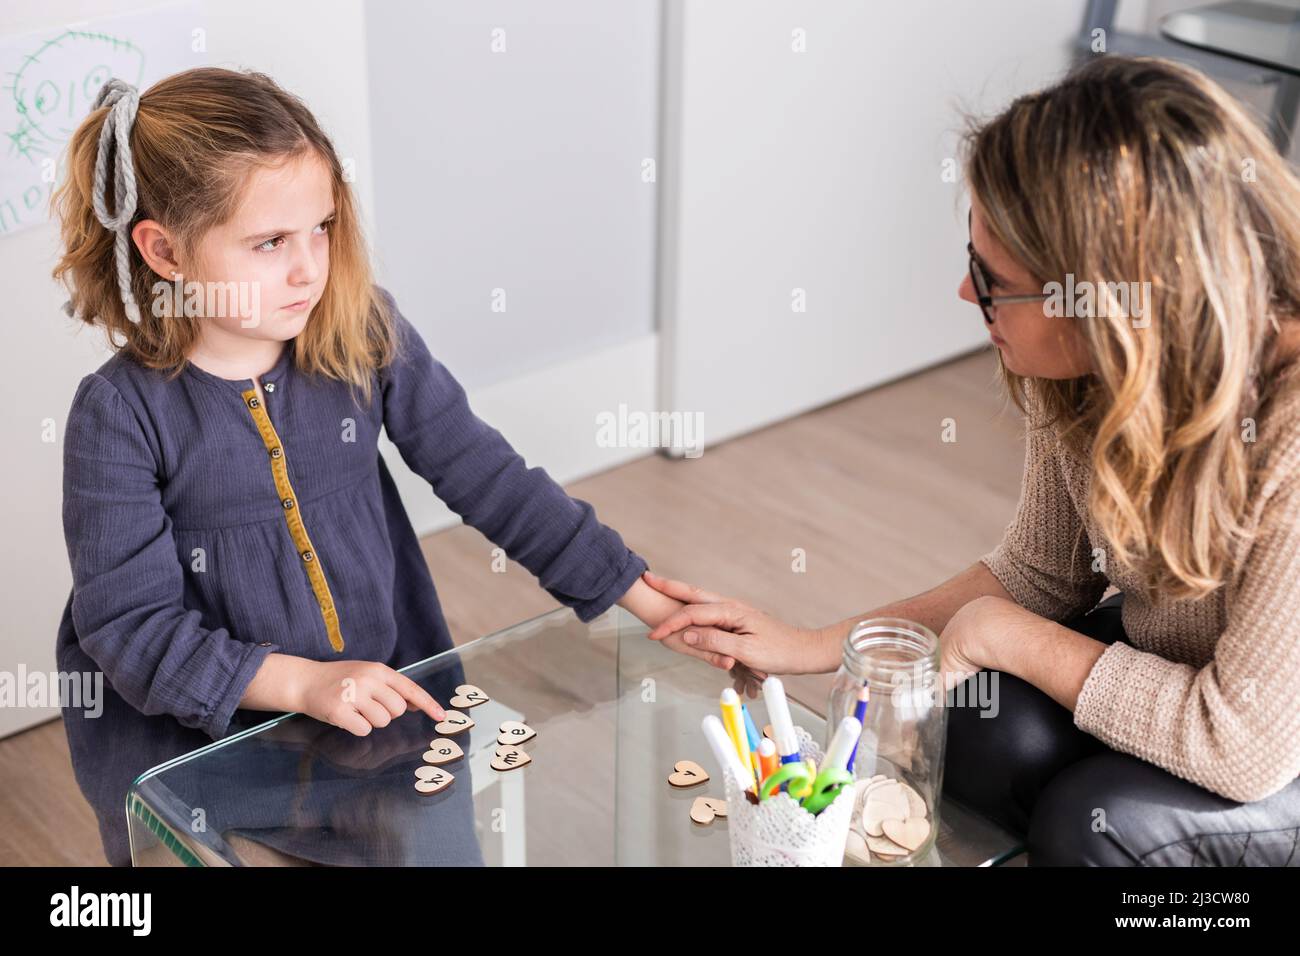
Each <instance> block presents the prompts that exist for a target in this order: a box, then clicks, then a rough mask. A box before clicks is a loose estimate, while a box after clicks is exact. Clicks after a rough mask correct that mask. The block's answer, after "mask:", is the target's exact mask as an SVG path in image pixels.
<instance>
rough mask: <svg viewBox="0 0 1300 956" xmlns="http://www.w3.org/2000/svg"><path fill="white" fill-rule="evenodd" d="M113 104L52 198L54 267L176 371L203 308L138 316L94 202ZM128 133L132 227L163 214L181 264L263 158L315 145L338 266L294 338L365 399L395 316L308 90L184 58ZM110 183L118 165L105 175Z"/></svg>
mask: <svg viewBox="0 0 1300 956" xmlns="http://www.w3.org/2000/svg"><path fill="white" fill-rule="evenodd" d="M109 115H110V107H109V106H100V107H99V108H97V109H95V110H93V111H92V112H91V113H90V114H89V115H88V116H87V117H86V118H85V120H83V121H82V123H81V125H80V126H79V127H78V128H77V130H76V132H75V133H74V134H73V136H72V140H71V142H70V144H69V147H68V154H67V175H66V177H65V179H64V182H63V184H62V185H61V186H60V187H59V189H58V190H57V191H56V192H55V194H54V196H53V199H52V205H53V207H54V209H55V211H56V212H57V215H58V217H59V219H60V224H61V229H62V239H63V253H62V256H61V257H60V259H59V261H58V264H57V266H56V267H55V269H54V277H55V278H56V279H58V280H60V281H62V282H63V283H64V285H65V286H66V287H67V289H68V291H69V293H70V296H71V299H70V306H71V309H70V311H72V312H74V313H75V314H76V315H77V316H78V317H79V318H81V319H82V320H83V321H85V322H87V323H89V324H91V325H98V326H100V327H101V328H103V329H104V330H105V333H106V334H107V336H108V341H109V344H110V346H111V347H112V348H113V349H115V350H125V351H126V352H127V353H128V354H129V355H131V356H132V357H133V358H135V359H136V360H137V361H139V362H140V363H141V364H143V365H145V366H147V367H149V368H156V369H162V370H167V371H169V372H170V373H171V377H175V376H176V375H179V374H180V373H181V371H182V370H183V369H184V367H185V364H186V361H187V356H188V355H189V353H190V350H191V348H192V347H193V345H194V344H195V342H196V341H197V339H198V336H199V329H200V326H199V323H200V322H201V321H202V319H201V318H198V317H195V316H189V315H186V314H185V310H184V309H181V310H174V309H172V308H171V307H170V304H169V305H167V306H164V307H160V308H158V309H157V311H159V312H162V313H163V314H162V315H156V314H155V308H154V307H152V306H146V307H142V308H140V309H139V310H138V314H139V322H133V321H132V320H131V318H130V316H129V315H128V312H127V310H126V308H125V305H124V302H123V294H122V291H121V289H120V288H119V284H118V280H117V271H116V268H115V260H114V241H115V234H114V233H113V232H111V231H110V230H109V229H107V228H105V227H104V226H103V225H102V224H101V222H100V220H99V219H98V218H97V217H96V214H95V209H94V187H95V164H96V159H97V156H98V152H99V141H100V133H101V130H102V128H103V126H104V123H105V122H106V121H108V119H109ZM129 144H130V153H131V159H132V161H133V165H134V174H135V185H136V193H137V195H138V199H137V203H136V207H135V215H134V217H133V218H132V219H131V220H130V224H129V225H128V227H127V228H128V229H129V228H131V227H133V226H134V225H135V223H136V222H138V221H140V220H142V219H153V220H156V221H157V222H159V223H160V224H161V225H162V226H164V227H165V228H166V229H167V230H168V231H169V233H170V234H171V236H172V237H173V240H174V249H173V251H174V252H175V253H176V255H177V256H178V258H179V260H180V261H182V262H198V256H197V252H198V247H199V244H200V242H201V240H202V238H203V236H204V235H205V234H206V233H207V231H208V230H209V229H211V228H213V227H214V226H219V225H222V224H223V223H226V222H228V221H229V220H230V218H231V217H232V216H233V215H234V214H235V212H236V210H237V209H238V207H239V203H240V201H241V197H242V196H243V192H244V188H243V187H244V186H245V184H246V183H247V182H248V179H249V177H250V175H251V174H252V173H253V172H254V171H255V170H258V169H273V168H278V167H280V166H281V165H283V164H285V163H287V162H291V161H295V160H298V159H302V158H305V157H309V156H315V157H317V158H319V159H320V160H321V161H322V162H323V163H324V164H325V166H326V168H327V169H328V170H329V172H330V177H331V179H332V182H333V193H334V203H335V211H336V214H335V217H334V220H333V222H332V223H331V226H330V232H329V254H330V265H329V277H328V279H327V281H326V285H325V289H324V292H323V293H322V295H321V298H320V301H319V302H318V303H317V304H316V306H315V307H314V308H313V310H312V314H311V318H310V319H309V320H308V322H307V324H306V326H305V327H304V328H303V331H302V332H301V333H300V334H299V335H298V336H297V337H296V338H295V339H294V341H293V349H294V356H293V359H294V362H295V364H296V366H297V367H298V368H299V369H300V370H302V371H304V372H308V373H314V374H320V375H323V376H325V377H328V378H333V379H337V380H340V381H343V382H347V383H348V384H349V385H350V386H351V387H352V388H353V390H354V392H355V393H358V394H359V395H360V396H361V397H363V398H364V399H365V400H366V401H369V399H370V393H371V387H370V384H371V373H372V372H373V371H375V370H377V369H378V368H380V367H382V366H384V365H386V364H387V363H388V362H390V361H391V360H392V358H393V355H394V350H395V343H396V335H395V330H394V326H393V316H392V313H391V311H390V310H389V308H388V304H387V302H386V300H385V299H384V298H383V296H382V295H381V294H380V293H379V291H378V290H377V289H376V287H375V286H374V281H373V277H372V273H371V268H370V262H369V257H368V255H367V252H366V246H365V240H364V237H363V236H362V232H361V225H360V222H359V219H358V215H357V206H356V202H355V200H354V198H353V195H352V189H351V187H350V186H349V184H348V183H347V181H346V180H345V179H344V175H343V169H342V166H341V164H340V163H339V160H338V158H337V156H336V155H335V152H334V147H333V145H332V144H331V142H330V140H329V137H328V136H326V135H325V133H324V132H323V131H322V130H321V128H320V126H319V124H318V123H317V122H316V119H315V118H314V117H313V116H312V114H311V111H310V110H308V109H307V107H306V106H305V105H304V104H303V102H302V101H301V100H299V99H298V98H297V97H295V96H293V95H291V94H289V93H287V92H285V91H284V90H282V89H281V88H280V87H279V86H277V85H276V84H275V82H274V81H273V80H272V79H271V78H270V77H268V76H266V75H264V74H261V73H253V72H237V71H234V70H226V69H220V68H216V67H201V68H198V69H193V70H186V71H184V72H182V73H176V74H174V75H172V76H169V77H167V78H166V79H163V80H160V81H159V82H158V83H156V84H154V85H153V86H151V87H150V88H149V89H148V90H146V91H145V92H144V93H143V94H141V95H140V96H139V105H138V109H137V112H136V115H135V122H134V125H133V126H132V127H131V130H130V135H129ZM112 185H113V180H112V177H108V183H107V187H108V188H110V189H111V187H112ZM123 192H124V193H125V192H126V190H123ZM105 199H106V205H107V206H108V208H109V209H113V208H120V205H119V204H120V203H121V201H122V200H121V197H116V196H113V197H111V198H108V197H105ZM129 246H130V248H129V260H128V262H129V283H130V289H131V290H132V291H133V292H134V296H135V302H137V303H152V302H153V299H154V298H155V296H154V295H153V293H152V291H151V290H152V289H153V288H154V286H155V283H156V282H157V281H158V280H159V276H158V275H157V274H156V273H155V272H154V271H153V270H152V269H151V268H150V267H149V266H148V265H147V264H146V263H145V262H144V260H143V259H142V258H141V256H140V254H139V250H137V249H136V248H135V246H134V243H130V244H129ZM189 278H190V277H186V279H187V280H188V279H189ZM123 281H124V282H125V281H127V279H126V277H125V274H124V279H123Z"/></svg>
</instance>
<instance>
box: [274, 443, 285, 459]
mask: <svg viewBox="0 0 1300 956" xmlns="http://www.w3.org/2000/svg"><path fill="white" fill-rule="evenodd" d="M283 454H284V452H282V451H281V450H280V446H279V445H276V446H275V447H274V448H272V449H271V457H272V458H279V457H280V456H281V455H283Z"/></svg>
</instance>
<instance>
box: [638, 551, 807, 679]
mask: <svg viewBox="0 0 1300 956" xmlns="http://www.w3.org/2000/svg"><path fill="white" fill-rule="evenodd" d="M645 580H646V583H647V584H649V585H650V586H651V587H653V588H655V590H658V591H662V592H663V593H664V594H667V595H668V596H669V597H671V598H676V599H677V600H679V601H683V602H685V603H686V607H684V608H682V609H681V610H680V611H677V612H676V613H674V614H671V615H669V616H668V618H667V619H666V620H665V621H664V622H663V623H662V624H660V625H659V626H658V627H656V628H655V629H654V630H653V631H651V632H650V639H651V640H655V641H658V640H664V639H665V638H668V637H672V636H679V637H680V638H681V640H682V641H683V642H684V643H685V644H686V645H687V646H689V647H693V648H696V649H703V650H707V651H714V652H716V653H719V654H724V655H726V656H728V657H732V658H735V660H736V662H737V664H738V665H745V666H746V667H747V668H748V670H749V671H750V673H751V674H752V677H753V678H754V679H757V680H759V681H761V680H763V679H764V678H765V677H767V675H768V674H770V673H778V674H804V673H810V672H811V671H812V670H813V669H814V667H813V666H810V664H813V663H814V662H813V659H814V658H815V655H814V654H813V653H812V651H813V649H814V648H813V646H812V643H813V640H814V638H813V634H812V633H811V632H810V631H806V630H803V629H801V628H797V627H793V626H791V625H789V624H786V623H785V622H784V621H780V620H777V619H776V618H774V617H771V616H769V615H767V614H764V613H763V612H762V611H756V610H754V609H753V608H752V607H749V606H748V605H745V604H741V603H740V602H739V601H735V600H732V599H731V598H725V597H722V596H721V595H719V594H713V593H712V592H709V591H704V590H702V589H700V588H697V587H693V586H692V585H689V584H684V583H683V582H681V581H671V580H669V579H667V578H661V577H659V575H657V574H652V573H651V572H649V571H647V572H646V573H645ZM733 676H737V675H736V673H735V671H734V670H733ZM740 676H742V677H744V678H745V681H746V683H747V684H749V683H752V682H753V681H752V680H751V679H750V677H749V675H743V674H742V675H740ZM737 691H738V692H739V687H738V688H737ZM751 696H753V695H752V694H751Z"/></svg>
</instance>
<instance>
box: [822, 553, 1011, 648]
mask: <svg viewBox="0 0 1300 956" xmlns="http://www.w3.org/2000/svg"><path fill="white" fill-rule="evenodd" d="M980 597H996V598H1002V599H1003V600H1006V601H1012V603H1014V599H1013V598H1012V597H1011V595H1010V593H1008V591H1007V589H1006V588H1004V587H1003V586H1002V582H1001V581H999V580H998V579H997V578H995V577H994V576H993V572H992V571H990V570H989V569H988V567H987V566H986V565H985V564H984V563H983V562H982V561H976V562H975V563H974V564H972V565H971V566H970V567H969V568H967V569H966V570H965V571H962V572H960V573H959V574H955V575H953V576H952V577H950V578H949V579H948V580H947V581H944V582H943V583H942V584H940V585H938V586H937V587H933V588H931V589H930V590H928V591H923V592H922V593H920V594H917V595H914V596H912V597H910V598H904V599H903V600H901V601H894V602H893V603H891V604H885V605H883V606H881V607H878V608H875V609H874V610H871V611H863V612H862V613H861V614H858V615H856V616H854V617H850V618H845V619H844V620H843V621H839V622H837V623H835V624H829V625H827V626H826V627H823V628H821V629H820V630H818V631H816V632H814V634H815V637H814V641H815V642H816V645H817V646H818V647H819V648H820V650H819V652H818V653H819V655H820V656H819V660H820V662H821V663H822V664H823V665H824V666H822V667H820V668H819V670H834V669H835V668H836V667H838V666H839V663H840V651H841V649H842V648H843V647H844V641H845V639H846V638H847V637H848V636H849V632H850V631H852V630H853V626H854V625H855V624H857V623H858V622H859V621H862V620H865V619H866V618H869V617H901V618H906V619H907V620H909V621H916V622H917V623H918V624H924V625H925V626H926V627H928V628H929V629H930V630H932V631H934V633H935V634H942V633H943V632H944V629H945V628H946V627H947V626H948V622H949V621H950V620H952V617H953V615H954V614H956V613H957V612H958V611H959V610H960V609H961V608H962V607H964V606H965V605H967V604H969V603H970V602H971V601H974V600H975V599H976V598H980Z"/></svg>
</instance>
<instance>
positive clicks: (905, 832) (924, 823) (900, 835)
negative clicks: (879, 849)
mask: <svg viewBox="0 0 1300 956" xmlns="http://www.w3.org/2000/svg"><path fill="white" fill-rule="evenodd" d="M882 826H883V827H884V830H885V836H887V837H889V839H891V840H893V841H894V842H895V843H897V844H898V845H899V846H902V847H906V848H907V849H908V850H915V849H916V848H917V847H919V846H920V845H921V844H922V843H924V842H925V838H926V837H928V836H929V835H930V821H929V820H926V819H925V818H924V817H912V819H910V820H886V821H885V822H884V824H882Z"/></svg>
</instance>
